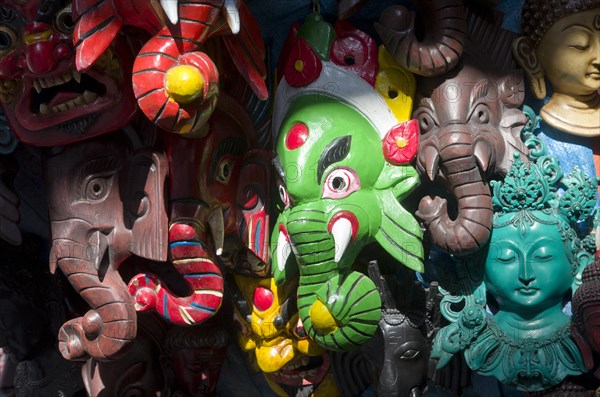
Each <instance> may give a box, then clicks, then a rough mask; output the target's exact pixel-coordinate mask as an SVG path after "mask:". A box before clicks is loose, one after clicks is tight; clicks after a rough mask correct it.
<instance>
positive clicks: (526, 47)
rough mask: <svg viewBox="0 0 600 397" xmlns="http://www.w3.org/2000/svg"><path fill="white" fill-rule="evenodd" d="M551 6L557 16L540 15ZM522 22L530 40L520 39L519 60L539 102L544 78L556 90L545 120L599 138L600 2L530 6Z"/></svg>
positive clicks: (532, 3)
mask: <svg viewBox="0 0 600 397" xmlns="http://www.w3.org/2000/svg"><path fill="white" fill-rule="evenodd" d="M542 3H543V4H542ZM565 3H567V4H565ZM547 4H550V7H551V8H555V9H556V12H554V13H552V12H548V13H546V12H544V11H539V10H544V8H541V7H542V5H543V6H545V7H548V5H547ZM536 7H538V9H537V10H536ZM536 13H537V14H536ZM540 14H543V16H541V15H540ZM540 18H541V19H540ZM521 24H522V25H523V29H524V31H525V33H526V34H527V36H525V37H521V38H519V39H517V40H516V41H515V43H514V45H513V51H514V55H515V58H516V59H517V61H518V62H519V64H520V65H521V67H523V69H524V70H525V71H526V72H527V74H528V77H529V79H530V83H531V87H532V89H533V93H534V94H535V96H536V97H537V98H539V99H543V98H544V97H545V96H546V85H545V78H547V79H548V82H549V83H550V84H551V86H552V97H551V98H550V100H549V101H548V103H547V104H546V105H544V107H543V108H542V110H541V112H540V115H541V117H542V118H543V119H544V121H546V122H547V123H548V124H550V125H551V126H553V127H555V128H557V129H559V130H561V131H564V132H566V133H568V134H574V135H582V136H600V94H599V93H598V90H599V89H600V2H599V1H589V2H584V1H568V2H550V3H547V2H540V1H530V2H526V4H525V7H524V11H523V16H522V21H521Z"/></svg>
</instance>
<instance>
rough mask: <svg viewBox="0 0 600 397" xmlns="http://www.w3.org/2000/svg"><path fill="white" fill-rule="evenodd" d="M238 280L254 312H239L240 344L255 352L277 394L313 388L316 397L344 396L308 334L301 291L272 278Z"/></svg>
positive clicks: (327, 357) (324, 356)
mask: <svg viewBox="0 0 600 397" xmlns="http://www.w3.org/2000/svg"><path fill="white" fill-rule="evenodd" d="M234 278H235V283H236V285H237V287H238V289H239V291H240V292H241V294H242V295H243V297H244V298H245V300H246V302H247V303H248V306H249V310H251V314H250V315H249V316H246V318H244V316H243V315H242V314H241V313H240V311H239V310H236V319H237V322H238V323H239V324H240V326H241V327H240V328H241V331H240V332H239V334H238V342H239V344H240V346H241V347H242V349H243V350H245V351H248V352H254V355H253V356H254V357H253V359H255V360H256V361H255V364H256V366H257V367H258V368H257V369H260V370H261V371H262V372H263V373H264V375H265V378H266V379H267V382H268V383H269V386H270V387H271V388H272V389H273V391H275V393H277V394H278V395H280V396H288V395H290V394H292V395H295V394H296V392H297V391H299V389H304V388H310V389H311V390H312V393H311V394H310V395H311V396H339V391H338V390H337V386H336V384H335V380H334V378H333V374H331V373H330V371H329V367H330V365H329V356H328V355H327V352H326V350H325V349H324V348H322V347H321V346H319V345H318V344H316V343H315V342H313V341H312V340H311V339H309V338H308V337H307V336H306V334H305V333H304V328H303V326H302V322H301V321H300V319H299V318H298V312H297V307H296V299H295V293H296V288H295V286H287V287H285V288H284V287H279V288H278V287H277V286H276V285H275V281H274V279H272V278H265V279H257V278H249V277H244V276H239V275H235V276H234Z"/></svg>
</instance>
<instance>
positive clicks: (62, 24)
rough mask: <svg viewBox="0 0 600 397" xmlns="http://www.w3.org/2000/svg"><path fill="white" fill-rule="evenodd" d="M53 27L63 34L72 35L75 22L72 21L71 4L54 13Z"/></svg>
mask: <svg viewBox="0 0 600 397" xmlns="http://www.w3.org/2000/svg"><path fill="white" fill-rule="evenodd" d="M54 27H55V28H56V30H58V31H59V32H61V33H63V34H72V33H73V29H74V28H75V21H73V15H72V14H71V4H69V5H68V6H66V7H65V8H63V9H62V10H60V11H59V12H57V13H56V16H55V17H54Z"/></svg>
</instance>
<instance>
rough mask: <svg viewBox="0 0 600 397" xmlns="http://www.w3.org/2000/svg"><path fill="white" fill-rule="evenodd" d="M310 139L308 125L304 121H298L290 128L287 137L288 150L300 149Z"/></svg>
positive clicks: (286, 145)
mask: <svg viewBox="0 0 600 397" xmlns="http://www.w3.org/2000/svg"><path fill="white" fill-rule="evenodd" d="M307 139H308V127H307V126H306V125H305V124H304V123H296V124H294V125H293V126H292V128H290V130H289V131H288V133H287V136H286V137H285V147H286V148H287V149H288V150H294V149H298V148H299V147H300V146H302V145H304V143H305V142H306V140H307Z"/></svg>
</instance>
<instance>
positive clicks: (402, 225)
mask: <svg viewBox="0 0 600 397" xmlns="http://www.w3.org/2000/svg"><path fill="white" fill-rule="evenodd" d="M377 197H378V199H379V206H380V208H381V212H382V213H381V227H380V228H379V230H378V231H377V233H376V234H375V239H376V240H377V242H378V243H379V244H380V245H381V246H382V247H383V249H385V250H386V251H387V252H388V253H389V254H390V255H392V256H393V257H394V258H395V259H397V260H398V261H400V263H402V264H403V265H404V266H406V267H408V268H410V269H412V270H415V271H417V272H423V271H424V266H423V255H424V254H423V243H422V239H423V233H422V232H421V228H420V227H419V223H418V222H417V220H416V219H415V218H414V217H413V216H412V215H411V214H410V213H409V212H408V211H406V210H405V209H404V208H403V207H402V206H401V205H400V203H398V200H397V199H396V197H394V194H393V193H392V191H391V190H387V191H385V190H384V191H382V192H381V194H378V195H377Z"/></svg>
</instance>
